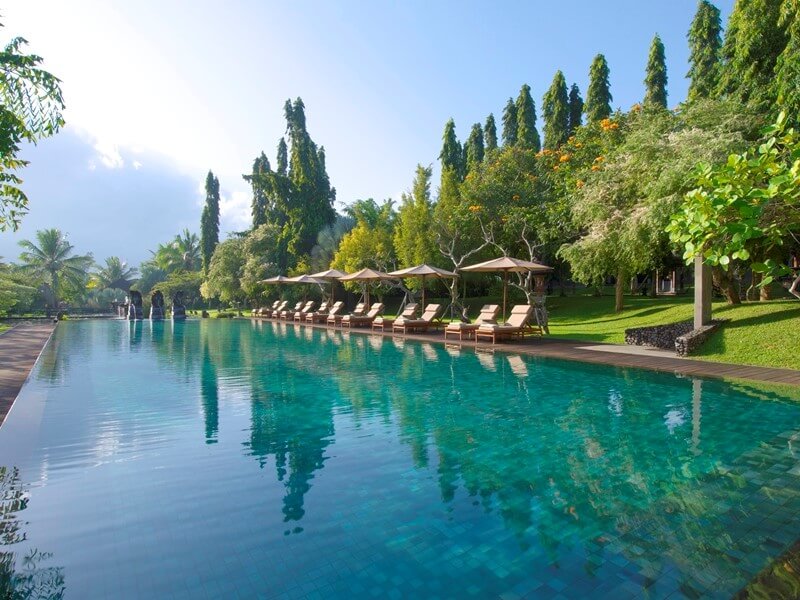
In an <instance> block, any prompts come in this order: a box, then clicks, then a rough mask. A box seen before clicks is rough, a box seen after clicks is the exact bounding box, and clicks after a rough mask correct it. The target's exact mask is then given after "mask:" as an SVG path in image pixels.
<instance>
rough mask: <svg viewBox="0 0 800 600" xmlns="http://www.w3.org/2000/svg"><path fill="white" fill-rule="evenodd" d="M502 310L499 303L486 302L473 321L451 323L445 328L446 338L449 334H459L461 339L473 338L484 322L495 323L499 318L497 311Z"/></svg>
mask: <svg viewBox="0 0 800 600" xmlns="http://www.w3.org/2000/svg"><path fill="white" fill-rule="evenodd" d="M498 312H500V306H499V305H497V304H486V305H484V306H483V308H481V312H480V314H479V315H478V318H476V319H475V320H474V321H473V322H472V323H460V322H456V323H449V324H448V325H447V327H445V329H444V338H445V339H447V336H448V335H452V336H458V339H459V340H463V339H464V338H465V337H466V338H468V339H469V338H471V337H472V336H474V335H475V332H476V331H477V330H478V327H480V326H481V325H483V324H491V323H494V322H495V320H496V319H497V313H498Z"/></svg>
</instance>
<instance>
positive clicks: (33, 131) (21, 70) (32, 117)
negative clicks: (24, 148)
mask: <svg viewBox="0 0 800 600" xmlns="http://www.w3.org/2000/svg"><path fill="white" fill-rule="evenodd" d="M26 44H27V41H26V40H25V39H24V38H21V37H17V38H14V39H12V40H11V41H10V42H9V43H8V44H7V45H6V46H5V48H3V50H2V51H0V231H4V230H6V229H11V230H16V229H17V227H18V226H19V223H20V220H21V219H22V216H23V215H24V214H25V213H26V212H27V207H28V197H27V196H26V195H25V193H24V192H23V191H22V189H21V188H20V184H21V183H22V180H21V179H20V178H19V176H17V175H16V173H15V171H18V170H19V169H21V168H22V167H24V166H25V165H27V164H28V162H27V161H24V160H21V159H19V158H18V157H17V154H18V153H19V150H20V144H21V143H22V142H31V143H36V142H37V141H38V140H40V139H42V138H45V137H49V136H51V135H53V134H55V133H56V132H57V131H58V130H59V129H60V128H61V126H63V124H64V119H63V117H62V116H61V111H62V110H63V109H64V99H63V97H62V95H61V88H60V81H59V80H58V79H57V78H56V77H54V76H53V75H51V74H50V73H48V72H47V71H45V70H44V69H42V68H41V67H40V65H41V63H42V58H41V57H40V56H37V55H35V54H25V53H24V52H23V48H24V46H25V45H26Z"/></svg>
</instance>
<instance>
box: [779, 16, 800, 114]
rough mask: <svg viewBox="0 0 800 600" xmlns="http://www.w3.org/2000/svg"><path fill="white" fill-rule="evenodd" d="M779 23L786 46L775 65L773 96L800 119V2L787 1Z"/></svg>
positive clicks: (789, 112)
mask: <svg viewBox="0 0 800 600" xmlns="http://www.w3.org/2000/svg"><path fill="white" fill-rule="evenodd" d="M780 25H781V26H782V27H783V28H784V30H785V31H786V37H787V42H786V47H785V48H784V50H783V52H782V53H781V55H780V56H779V57H778V62H777V64H776V66H775V91H774V96H775V97H776V98H777V100H778V104H779V105H780V106H781V107H782V108H783V109H784V110H786V111H787V113H788V114H790V115H793V116H794V118H795V119H800V2H798V0H792V1H787V2H786V3H784V5H783V7H782V9H781V21H780Z"/></svg>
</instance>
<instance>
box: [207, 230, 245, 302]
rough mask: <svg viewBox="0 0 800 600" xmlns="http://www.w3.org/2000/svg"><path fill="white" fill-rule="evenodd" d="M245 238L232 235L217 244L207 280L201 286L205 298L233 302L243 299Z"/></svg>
mask: <svg viewBox="0 0 800 600" xmlns="http://www.w3.org/2000/svg"><path fill="white" fill-rule="evenodd" d="M244 247H245V240H244V239H243V238H238V237H232V238H228V239H227V240H225V241H224V242H220V243H219V244H218V245H217V249H216V250H214V256H212V257H211V264H210V265H209V268H208V274H207V275H206V278H205V281H203V284H202V285H201V286H200V293H201V294H202V296H203V298H206V299H211V298H218V299H219V300H221V301H222V302H225V303H231V302H238V301H242V300H244V298H245V292H244V290H243V289H242V286H241V278H242V274H243V270H244V265H245V262H246V260H247V257H246V256H245V251H244Z"/></svg>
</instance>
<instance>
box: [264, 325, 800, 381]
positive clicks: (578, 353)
mask: <svg viewBox="0 0 800 600" xmlns="http://www.w3.org/2000/svg"><path fill="white" fill-rule="evenodd" d="M264 320H265V321H270V319H264ZM285 322H286V323H290V324H291V321H285ZM295 326H297V327H300V326H301V325H297V324H295ZM302 327H318V328H323V329H324V328H327V326H326V325H306V324H304V325H302ZM337 330H338V328H337ZM344 331H345V332H347V331H352V332H353V333H356V334H375V335H385V336H391V335H393V334H392V332H390V331H385V332H383V333H381V332H379V331H375V332H372V331H370V330H369V329H366V328H354V329H352V330H347V329H346V330H344ZM398 335H401V334H398ZM404 337H405V338H407V339H411V340H420V341H426V342H434V343H440V344H444V343H447V345H452V346H462V347H466V348H475V347H477V348H478V349H479V350H488V351H497V352H512V353H516V354H527V355H529V356H547V357H551V358H561V359H564V360H577V361H581V362H589V363H595V364H604V365H612V366H616V367H635V368H639V369H650V370H653V371H665V372H668V373H677V374H680V375H687V376H696V377H712V378H717V379H742V380H751V381H761V382H765V383H777V384H787V385H797V386H800V371H796V370H794V369H775V368H771V367H751V366H747V365H733V364H728V363H718V362H711V361H704V360H692V359H689V358H680V357H679V356H677V355H676V354H674V353H672V352H668V351H666V350H656V349H650V348H640V347H637V346H627V345H626V346H622V345H618V344H598V343H592V342H586V341H576V340H564V339H555V338H549V337H543V338H542V337H532V338H526V339H525V340H524V341H521V342H518V341H514V342H501V343H499V344H495V345H492V344H491V343H487V342H483V341H482V342H481V343H480V344H476V343H475V342H474V341H472V340H464V341H459V340H457V339H454V338H449V339H448V340H447V341H446V342H445V339H444V334H443V333H442V331H441V330H438V331H431V333H426V334H407V335H405V336H404Z"/></svg>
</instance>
